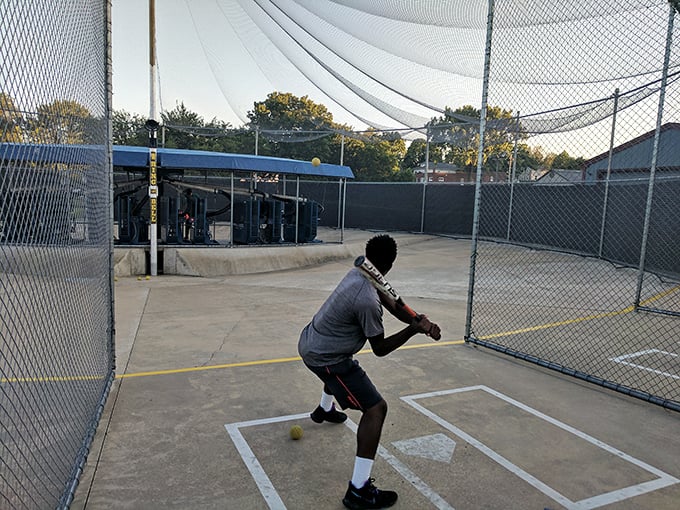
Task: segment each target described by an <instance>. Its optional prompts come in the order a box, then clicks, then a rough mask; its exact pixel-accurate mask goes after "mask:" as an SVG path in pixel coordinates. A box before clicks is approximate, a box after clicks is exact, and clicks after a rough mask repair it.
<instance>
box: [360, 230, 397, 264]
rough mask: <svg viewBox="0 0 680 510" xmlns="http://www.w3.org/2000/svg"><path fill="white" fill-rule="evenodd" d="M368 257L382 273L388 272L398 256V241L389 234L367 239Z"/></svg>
mask: <svg viewBox="0 0 680 510" xmlns="http://www.w3.org/2000/svg"><path fill="white" fill-rule="evenodd" d="M366 258H367V259H368V260H370V261H371V262H373V265H375V267H376V268H378V270H379V271H380V272H381V273H386V272H387V271H389V270H390V269H391V268H392V264H393V263H394V261H395V260H396V258H397V242H396V241H395V240H394V239H392V237H390V236H389V235H387V234H380V235H377V236H374V237H371V238H370V239H369V240H368V241H366Z"/></svg>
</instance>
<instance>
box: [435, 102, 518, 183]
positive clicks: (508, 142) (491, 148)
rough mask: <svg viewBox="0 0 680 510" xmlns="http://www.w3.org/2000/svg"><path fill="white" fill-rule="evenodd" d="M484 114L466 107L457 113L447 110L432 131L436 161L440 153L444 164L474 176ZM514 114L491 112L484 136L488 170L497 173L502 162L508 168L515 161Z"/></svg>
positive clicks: (456, 110)
mask: <svg viewBox="0 0 680 510" xmlns="http://www.w3.org/2000/svg"><path fill="white" fill-rule="evenodd" d="M480 114H481V112H480V110H479V109H477V108H475V107H474V106H471V105H465V106H462V107H460V108H457V109H455V110H451V109H450V108H446V110H445V112H444V115H443V116H442V117H439V118H435V119H432V121H431V122H430V124H429V125H428V127H429V133H430V136H431V144H430V154H434V157H431V158H430V161H436V159H435V158H436V157H437V152H436V150H435V151H433V150H432V147H433V146H434V147H437V148H438V149H439V150H440V151H441V157H442V161H443V162H445V163H451V164H454V165H456V166H458V167H460V168H463V169H466V170H467V172H468V173H469V174H470V175H471V174H472V173H473V171H474V170H475V168H476V166H477V159H478V154H479V118H480ZM515 131H516V130H515V128H514V119H513V116H512V112H511V111H509V110H504V109H502V108H501V107H498V106H489V107H488V108H487V127H486V131H485V134H484V154H483V159H482V161H483V163H484V167H483V168H484V169H486V170H495V169H496V166H497V165H498V166H499V168H500V165H499V162H500V161H504V162H505V163H504V165H507V163H508V162H509V161H510V160H511V157H512V150H513V147H514V137H515Z"/></svg>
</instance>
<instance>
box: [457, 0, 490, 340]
mask: <svg viewBox="0 0 680 510" xmlns="http://www.w3.org/2000/svg"><path fill="white" fill-rule="evenodd" d="M493 10H494V0H489V12H488V14H487V21H486V49H485V51H484V81H483V84H482V109H481V111H480V113H479V149H478V153H477V175H476V177H475V199H474V201H475V207H474V212H473V216H472V246H471V248H470V272H469V283H468V297H467V312H466V316H465V336H464V338H465V341H468V339H469V338H470V333H471V331H472V300H473V298H474V288H475V265H476V262H477V239H478V237H479V208H480V205H481V195H482V164H483V163H484V133H485V131H486V109H487V101H488V96H489V70H490V67H491V39H492V35H493Z"/></svg>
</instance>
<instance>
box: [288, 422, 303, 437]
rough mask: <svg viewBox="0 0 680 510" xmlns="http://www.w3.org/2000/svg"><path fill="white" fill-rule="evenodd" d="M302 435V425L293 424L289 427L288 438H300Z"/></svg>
mask: <svg viewBox="0 0 680 510" xmlns="http://www.w3.org/2000/svg"><path fill="white" fill-rule="evenodd" d="M301 437H302V427H300V425H293V426H292V427H291V428H290V438H291V439H296V440H297V439H300V438H301Z"/></svg>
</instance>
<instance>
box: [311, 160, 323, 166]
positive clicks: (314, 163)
mask: <svg viewBox="0 0 680 510" xmlns="http://www.w3.org/2000/svg"><path fill="white" fill-rule="evenodd" d="M320 164H321V160H320V159H319V158H312V166H319V165H320Z"/></svg>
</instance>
